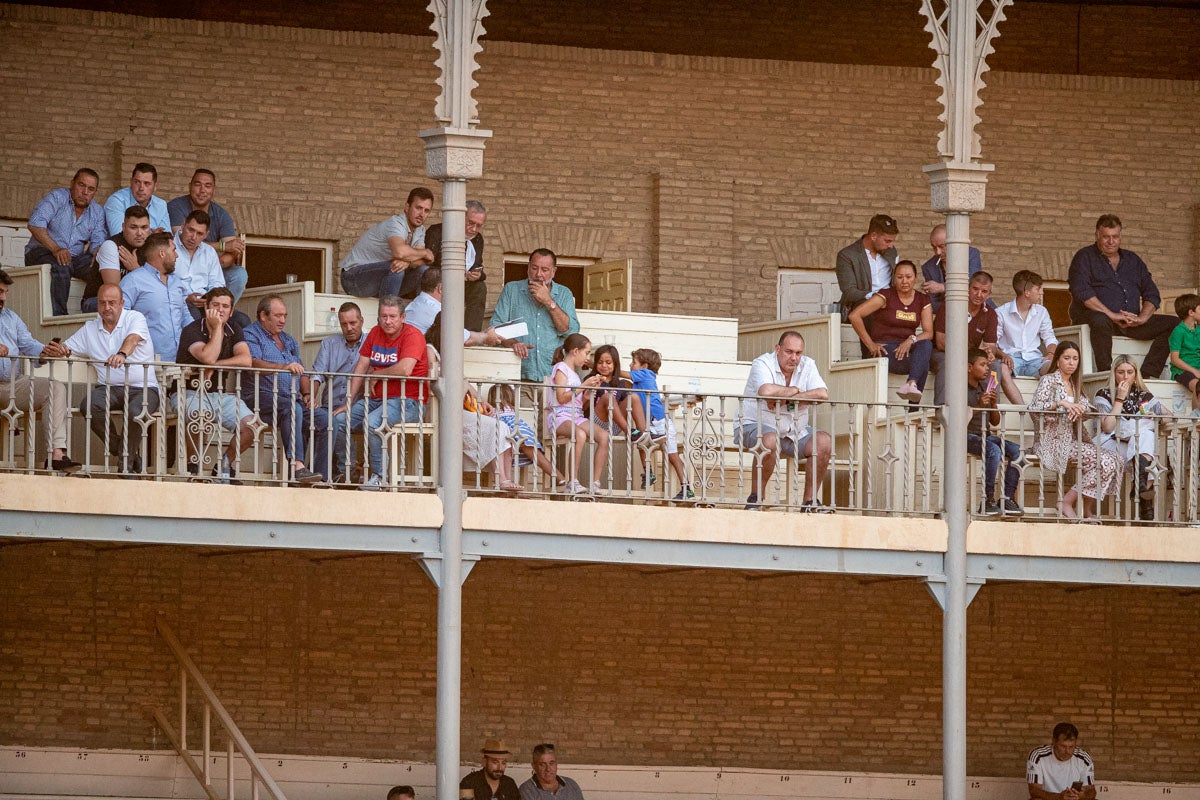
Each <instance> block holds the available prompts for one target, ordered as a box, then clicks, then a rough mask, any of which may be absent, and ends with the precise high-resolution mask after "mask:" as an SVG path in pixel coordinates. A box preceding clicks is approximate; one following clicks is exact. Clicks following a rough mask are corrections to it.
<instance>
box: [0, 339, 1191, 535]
mask: <svg viewBox="0 0 1200 800" xmlns="http://www.w3.org/2000/svg"><path fill="white" fill-rule="evenodd" d="M25 361H26V363H25V364H24V365H23V369H24V372H25V374H29V370H30V369H31V368H32V367H34V366H36V364H35V363H33V362H30V361H29V360H28V359H26V360H25ZM133 369H134V370H140V371H141V374H142V377H148V375H149V374H150V372H151V370H154V374H156V375H157V376H158V382H159V385H160V391H161V394H162V397H161V402H160V403H159V404H158V406H157V408H156V409H153V410H152V409H151V408H150V407H148V406H147V407H138V408H136V410H135V411H133V412H131V413H125V412H123V411H121V410H120V409H121V408H122V407H124V406H125V405H127V404H128V403H127V402H126V401H128V400H130V399H131V398H130V396H129V392H128V391H127V390H125V389H118V390H114V391H113V392H109V393H107V394H105V393H104V392H103V391H101V389H102V385H103V384H104V383H105V382H106V381H107V379H108V378H110V377H111V376H110V375H109V374H108V373H107V372H106V370H107V367H104V366H103V365H95V364H87V363H86V362H80V361H69V362H68V361H57V362H50V363H49V364H47V365H43V366H42V367H40V369H39V370H38V372H37V376H38V379H39V380H43V381H48V382H57V383H58V384H59V386H60V388H59V389H58V390H57V391H59V392H60V395H61V397H62V398H65V399H62V400H60V401H59V402H60V404H61V405H63V406H65V408H64V409H61V410H59V409H51V407H50V405H51V404H50V403H49V401H48V400H46V398H48V397H50V396H53V393H52V392H50V391H49V390H48V389H46V388H45V387H42V388H41V389H40V390H39V392H40V393H35V397H33V398H31V397H30V396H29V394H28V393H26V394H24V395H22V394H21V392H20V391H19V386H18V385H17V384H18V380H17V379H16V378H14V377H13V376H12V375H10V377H9V378H7V379H5V380H4V381H0V470H5V471H20V472H25V473H40V472H45V471H46V470H47V467H46V466H45V462H44V458H45V454H46V452H47V450H48V448H49V447H51V446H53V445H54V444H55V441H51V440H48V439H47V433H53V435H54V436H57V441H59V442H61V441H62V440H63V439H64V436H65V440H66V441H67V442H68V444H69V449H70V452H71V454H72V458H74V459H75V460H77V461H80V462H82V463H83V467H82V469H81V470H80V473H81V474H86V475H90V476H93V477H102V476H112V477H118V476H119V477H125V478H131V477H140V478H145V479H153V480H203V481H221V482H234V483H247V484H258V485H279V486H285V485H295V484H297V483H303V482H306V481H298V480H297V472H296V469H295V468H294V467H293V466H292V465H293V464H303V466H304V467H305V469H307V470H311V471H312V472H313V473H317V475H319V481H318V482H317V483H316V484H315V485H317V486H322V487H328V486H333V487H336V488H343V489H353V488H360V487H362V486H363V484H364V483H366V482H368V481H369V479H370V477H371V474H372V473H375V474H378V475H379V480H378V485H377V486H372V487H370V488H378V489H382V490H385V491H401V490H414V489H416V490H426V491H428V490H432V489H434V488H435V484H436V464H435V461H436V453H437V442H436V436H437V427H438V420H437V417H438V408H439V405H438V404H439V403H445V402H449V401H447V400H445V399H444V398H437V396H436V394H437V393H436V392H435V391H434V390H435V389H436V384H435V383H434V382H433V381H430V380H427V379H415V378H408V379H404V380H403V381H402V385H400V386H397V385H393V384H390V383H384V382H383V381H376V382H374V383H372V384H368V386H367V391H368V392H371V393H375V388H374V387H376V386H377V387H378V394H379V397H378V398H376V399H373V400H370V401H363V400H361V399H360V400H359V401H358V402H357V403H356V404H355V406H352V407H351V409H350V410H348V411H345V412H343V410H342V409H341V408H336V407H335V406H334V400H333V393H332V392H331V391H328V388H329V387H330V386H331V385H332V384H333V383H334V382H335V381H347V380H348V379H349V377H350V376H348V375H344V374H327V375H321V376H319V377H320V378H321V379H322V383H323V384H324V386H325V387H326V390H325V391H323V392H322V393H321V395H320V398H321V399H320V400H319V401H317V402H314V403H304V402H297V397H298V395H297V394H296V392H295V390H294V387H293V386H292V382H293V380H294V378H293V376H292V375H291V374H289V373H285V372H278V371H262V370H253V369H248V368H247V369H236V368H222V369H221V370H219V371H217V372H216V373H212V372H202V371H200V370H199V369H198V368H196V367H181V366H178V365H170V364H161V365H153V366H152V365H136V366H134V367H133ZM393 380H400V379H393ZM431 384H433V385H431ZM690 391H691V392H694V391H695V388H694V387H690ZM98 392H99V393H98ZM575 392H576V396H577V397H578V398H580V402H578V403H575V402H572V403H568V404H567V405H566V406H564V405H563V404H558V403H557V402H556V401H554V400H553V395H552V389H551V387H549V386H548V385H546V384H531V383H523V382H513V383H503V382H501V383H486V384H479V385H476V386H474V387H473V396H469V399H466V400H463V401H460V402H464V405H465V406H466V407H467V411H466V412H465V414H464V456H465V458H464V464H465V472H466V474H465V476H464V485H465V487H466V489H467V491H468V492H469V493H503V492H507V493H509V494H519V495H520V496H527V497H554V498H571V499H576V500H588V501H604V502H626V503H630V502H641V503H659V504H662V503H667V504H670V503H678V504H684V505H691V506H701V507H704V506H727V507H737V508H740V507H743V506H745V505H751V506H755V507H757V508H760V509H765V510H782V511H806V510H812V509H811V507H809V506H806V505H805V502H806V495H812V496H813V499H814V500H816V501H817V502H818V503H819V504H820V505H821V506H823V507H825V509H827V510H828V509H832V510H835V511H838V512H847V513H859V514H881V515H882V514H886V515H902V516H916V517H921V516H925V517H929V516H936V515H938V514H940V513H941V512H942V510H943V506H942V503H943V501H942V486H943V484H944V481H945V480H947V479H948V476H945V475H943V463H942V441H943V435H944V431H943V423H942V419H941V415H940V414H939V413H938V410H937V409H935V408H930V407H915V406H907V405H902V404H878V403H859V402H846V401H842V400H835V401H829V402H821V403H812V404H809V403H802V404H795V403H793V404H791V405H790V406H789V404H788V403H786V402H779V403H776V402H773V401H771V400H770V399H769V398H757V399H749V400H747V399H746V398H743V397H741V396H739V395H720V394H696V393H684V394H681V393H677V392H672V391H671V390H670V388H669V387H666V388H664V389H661V390H660V391H659V392H657V393H651V392H643V391H638V390H633V389H626V390H622V391H620V392H616V393H614V392H612V391H611V390H606V389H600V388H595V387H581V388H578V389H576V390H575ZM651 394H657V395H658V402H659V403H661V406H662V408H664V409H665V410H666V411H667V412H668V413H667V414H666V419H667V420H670V422H671V426H672V427H673V434H674V435H673V437H672V436H671V435H670V431H668V430H666V429H665V428H666V423H665V422H660V423H658V424H657V425H652V423H653V420H649V419H646V417H647V416H648V415H647V414H646V413H644V412H643V411H641V409H644V408H645V407H646V404H645V401H646V400H647V399H648V398H649V397H650V395H651ZM408 395H411V396H413V397H424V398H425V401H424V402H417V401H412V402H409V403H407V413H406V412H405V407H406V403H405V402H404V401H402V400H401V398H403V397H405V396H408ZM93 396H98V397H100V398H101V401H100V402H98V403H91V404H89V403H88V402H81V401H85V400H87V399H88V398H91V397H93ZM39 398H41V399H39ZM31 400H32V401H31ZM42 400H46V402H42ZM239 403H240V405H239ZM572 408H574V410H572ZM231 409H232V410H231ZM999 410H1000V411H1001V414H1002V419H1001V424H1000V425H999V426H997V427H996V428H995V429H994V430H993V431H992V434H993V436H994V437H995V441H996V442H997V448H976V454H975V455H973V456H972V457H971V458H970V460H969V462H970V463H969V471H968V475H966V476H953V477H952V479H955V480H963V479H966V480H968V481H969V484H970V487H971V491H970V492H969V497H970V502H971V512H972V514H975V515H976V516H994V517H997V518H1000V519H1005V518H1010V517H1014V516H1021V517H1022V518H1023V519H1026V520H1037V519H1041V520H1062V519H1064V518H1069V517H1074V516H1079V517H1083V516H1086V515H1088V514H1091V515H1092V518H1094V519H1096V520H1097V521H1101V522H1111V523H1156V524H1176V525H1195V524H1200V420H1198V419H1196V418H1193V417H1190V416H1144V415H1139V417H1138V419H1137V420H1126V421H1125V422H1122V423H1121V426H1119V427H1118V428H1117V429H1116V430H1115V432H1114V435H1112V436H1104V435H1103V434H1102V431H1100V430H1099V423H1098V419H1099V415H1098V414H1090V415H1088V416H1087V417H1085V418H1084V419H1083V420H1081V421H1080V422H1079V423H1077V424H1076V425H1075V426H1074V428H1073V429H1072V433H1071V438H1072V439H1073V440H1075V441H1077V442H1078V447H1077V448H1076V449H1075V450H1074V452H1073V453H1072V455H1071V457H1070V458H1068V459H1066V462H1065V463H1063V464H1054V465H1053V466H1055V467H1056V469H1055V470H1051V469H1049V468H1048V466H1047V464H1046V463H1044V462H1043V459H1041V458H1039V457H1038V455H1037V452H1038V440H1039V437H1040V428H1041V427H1042V426H1043V423H1042V422H1040V421H1039V420H1042V419H1050V418H1052V417H1054V416H1055V415H1054V414H1042V413H1035V412H1030V411H1028V410H1027V409H1026V408H1024V407H1019V406H1000V408H999ZM52 411H56V413H57V414H59V415H60V416H61V417H62V423H61V426H65V428H66V433H65V434H64V433H63V432H61V431H57V432H52V431H50V428H51V427H52V426H49V425H47V424H46V423H48V422H49V420H48V419H47V415H48V414H51V412H52ZM372 411H374V412H375V413H374V414H372V413H370V412H372ZM339 412H343V413H339ZM1056 413H1057V412H1056ZM51 416H52V414H51ZM222 416H224V417H226V419H225V420H224V421H222ZM230 417H232V418H230ZM547 417H549V418H550V419H551V420H558V421H559V422H560V423H561V422H563V421H565V420H567V419H569V418H572V417H574V418H575V419H576V420H577V421H578V422H581V423H583V425H582V426H579V427H581V428H583V431H584V432H583V433H582V434H579V435H576V426H574V425H565V426H564V425H562V424H554V425H547V424H546V419H547ZM747 420H751V421H750V422H747ZM289 422H290V423H291V427H289V426H288V425H287V424H285V423H289ZM61 426H59V427H61ZM1130 426H1133V427H1130ZM810 428H811V430H812V432H813V436H814V439H812V440H810V441H812V442H813V443H814V444H816V445H818V446H819V445H820V444H821V443H822V442H825V441H827V442H828V446H829V459H828V471H827V473H826V475H825V476H824V480H822V481H818V480H817V479H818V474H817V473H818V471H819V466H820V465H819V464H818V461H820V460H821V459H820V458H819V457H818V458H805V457H803V456H804V455H805V453H803V452H802V453H800V454H793V453H792V452H791V451H790V450H789V449H788V445H789V443H791V442H794V441H798V440H799V441H801V442H803V441H804V437H805V435H806V434H807V433H808V432H809V429H810ZM89 431H92V432H89ZM774 431H778V432H779V433H780V434H781V435H779V436H777V437H776V441H774V442H771V440H770V438H769V436H768V435H769V434H771V433H772V432H774ZM960 435H965V433H964V434H960ZM114 436H115V437H117V438H118V439H119V442H117V443H116V445H117V446H114V441H113V437H114ZM672 438H673V440H674V442H675V444H676V448H675V449H676V452H677V458H672V457H671V455H672V454H671V453H670V452H668V450H669V449H670V447H669V444H670V443H671V441H672ZM1006 440H1007V441H1009V442H1012V443H1013V445H1015V447H1016V448H1017V449H1019V451H1020V455H1019V457H1017V458H1014V459H1012V461H1011V464H1010V463H1008V459H1007V457H1006V456H1007V455H1010V454H1006V453H1004V450H1003V448H1004V445H1003V442H1004V441H1006ZM1131 440H1132V441H1134V446H1133V450H1131V449H1130V447H1131V445H1130V441H1131ZM818 449H819V447H818ZM996 449H999V452H1000V455H999V464H998V466H997V468H996V469H995V478H994V481H993V483H992V487H991V488H990V489H989V487H987V486H985V482H986V480H985V478H986V476H987V475H988V474H989V472H990V470H989V469H988V462H989V461H990V460H991V459H992V458H993V457H995V453H996ZM987 450H990V451H991V452H990V453H989V452H986V451H987ZM1108 453H1115V456H1110V455H1106V454H1108ZM1130 453H1132V455H1130ZM35 454H36V456H35ZM223 456H227V458H223ZM797 456H800V457H797ZM818 456H819V453H818ZM776 458H777V463H776V464H775V465H774V469H772V461H773V460H775V459H776ZM1114 458H1115V462H1116V474H1115V481H1116V483H1115V484H1114V483H1113V480H1112V478H1113V477H1114V476H1111V475H1110V476H1108V480H1106V481H1104V483H1105V490H1106V491H1105V492H1102V494H1103V495H1104V496H1103V497H1101V498H1099V502H1098V503H1092V502H1091V501H1090V500H1085V499H1084V497H1083V496H1080V497H1077V498H1075V499H1074V502H1073V503H1069V504H1066V505H1062V506H1060V501H1063V500H1064V498H1070V496H1071V495H1070V492H1071V488H1072V487H1073V486H1074V485H1075V483H1076V482H1077V479H1078V478H1079V477H1084V478H1086V477H1088V473H1089V470H1088V469H1087V468H1085V469H1082V470H1081V468H1080V466H1079V465H1080V463H1081V462H1082V463H1084V464H1085V467H1086V466H1087V465H1088V464H1090V463H1092V462H1097V463H1099V462H1101V461H1105V462H1108V461H1110V460H1113V459H1114ZM224 461H227V462H228V464H227V467H228V469H227V470H226V469H223V467H224V466H226V465H225V464H224V463H223V462H224ZM1058 467H1061V469H1059V468H1058ZM1012 470H1015V474H1016V476H1017V480H1016V490H1015V492H1014V493H1012V499H1013V503H1012V504H1009V507H1008V508H1006V507H1005V503H1004V499H1005V498H1006V496H1008V494H1009V493H1008V492H1005V491H1004V483H1005V478H1006V477H1008V478H1009V479H1010V482H1011V476H1012V474H1013V473H1012ZM572 481H574V483H572ZM818 482H819V483H820V486H819V488H817V490H816V491H815V492H809V491H808V487H810V486H815V484H816V483H818ZM1085 483H1086V481H1085ZM1114 486H1115V491H1114V490H1113V489H1114ZM752 495H757V497H752ZM989 499H991V500H993V501H994V502H993V503H992V504H989V503H988V500H989ZM1013 506H1015V510H1014V508H1013Z"/></svg>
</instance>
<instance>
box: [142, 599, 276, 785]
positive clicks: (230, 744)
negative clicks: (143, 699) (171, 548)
mask: <svg viewBox="0 0 1200 800" xmlns="http://www.w3.org/2000/svg"><path fill="white" fill-rule="evenodd" d="M157 625H158V633H159V635H160V636H162V638H163V641H164V642H166V643H167V647H168V648H170V650H171V653H172V654H173V655H174V656H175V660H176V662H178V664H179V729H178V730H176V729H175V727H174V726H173V725H172V724H171V721H170V720H169V719H167V715H166V714H165V713H163V711H162V710H161V709H158V708H153V709H149V714H150V716H151V717H152V718H153V719H154V721H155V722H156V723H157V724H158V727H159V728H161V729H162V731H163V733H165V734H166V736H167V738H168V739H170V741H171V745H172V746H173V747H174V748H175V752H177V753H178V754H179V757H180V758H181V759H182V760H183V762H184V764H186V765H187V768H188V769H189V770H190V771H191V773H192V774H193V775H194V776H196V780H198V781H199V782H200V786H201V788H203V789H204V793H205V795H206V796H207V797H208V798H209V800H236V792H235V787H236V785H237V781H236V777H235V772H236V767H237V763H238V762H237V757H239V756H240V757H241V758H242V760H243V761H244V762H245V764H246V766H247V767H249V769H250V797H251V800H259V797H260V787H261V788H262V789H263V790H265V791H266V793H267V796H268V797H271V798H273V800H287V797H286V796H285V795H284V793H283V792H282V791H281V790H280V788H279V786H278V785H277V784H276V783H275V780H274V779H273V778H272V777H271V775H270V773H269V772H267V769H266V767H264V766H263V763H262V761H261V760H260V759H259V757H258V756H257V755H256V754H255V752H254V748H252V747H251V746H250V743H249V742H247V741H246V737H245V736H243V735H242V732H241V731H240V730H238V726H237V724H236V723H234V721H233V718H232V717H231V716H229V712H228V711H226V710H225V706H224V705H222V704H221V701H220V700H219V699H217V695H216V693H214V692H213V690H212V687H211V686H209V685H208V681H206V680H205V679H204V676H203V675H201V674H200V670H199V669H197V668H196V664H195V662H193V661H192V658H191V656H189V655H188V653H187V651H186V650H184V648H183V645H182V644H180V643H179V639H177V638H176V637H175V633H174V631H172V630H171V628H170V626H169V625H167V623H165V622H163V620H162V619H161V618H159V619H158V620H157ZM189 680H190V681H191V682H192V683H194V684H195V686H196V688H197V689H199V691H200V696H201V698H202V700H203V703H204V705H203V709H204V711H203V714H204V716H203V723H202V729H201V740H202V744H203V747H202V750H201V751H200V752H201V759H200V763H199V764H197V763H196V757H195V755H193V753H192V751H191V750H189V749H188V741H187V739H188V725H187V723H188V682H189ZM213 716H216V718H217V722H218V724H219V725H220V726H221V728H222V729H223V731H224V734H225V795H224V797H222V796H221V794H220V793H218V792H217V790H216V787H215V786H214V785H213V781H212V778H213V776H212V774H211V771H210V766H211V765H212V764H213V763H214V762H215V761H216V759H215V758H213V755H212V718H213Z"/></svg>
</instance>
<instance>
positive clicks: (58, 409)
mask: <svg viewBox="0 0 1200 800" xmlns="http://www.w3.org/2000/svg"><path fill="white" fill-rule="evenodd" d="M12 285H13V279H12V278H10V277H9V275H8V273H7V272H5V271H4V270H2V269H0V408H7V407H8V406H9V404H10V403H11V404H12V405H13V406H15V409H16V412H17V414H30V413H31V412H37V413H38V415H39V416H40V417H41V419H42V429H41V431H40V432H39V433H40V435H42V436H43V437H44V441H45V442H46V447H47V449H49V450H51V452H50V459H49V461H50V463H49V464H48V466H49V467H50V468H51V469H53V470H55V471H57V472H75V471H77V470H78V469H79V468H80V466H82V465H81V464H79V463H78V462H76V461H72V460H71V458H70V457H69V456H68V455H67V440H68V438H69V435H70V433H71V431H70V428H69V427H68V419H67V387H66V386H65V385H64V384H63V383H62V382H61V381H56V380H51V379H50V378H42V377H34V376H30V375H28V374H26V371H25V362H24V361H22V360H21V359H20V358H18V356H37V357H38V358H39V359H42V358H45V357H46V356H56V355H62V354H63V353H62V352H61V351H57V350H56V349H55V348H53V347H50V346H49V345H46V346H43V345H42V343H41V342H39V341H38V340H37V339H34V338H33V334H31V333H30V332H29V328H27V327H26V326H25V323H24V322H23V321H22V320H21V318H20V317H18V316H17V312H15V311H13V310H12V309H11V308H5V307H4V304H5V303H6V302H8V292H9V289H10V288H11V287H12ZM51 344H54V345H55V346H58V343H57V342H52V343H51ZM59 374H60V375H61V374H62V373H61V372H60V373H59ZM26 434H27V435H28V431H27V432H26ZM34 444H36V442H34V441H31V442H29V445H30V446H31V447H32V445H34Z"/></svg>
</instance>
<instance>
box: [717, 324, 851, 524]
mask: <svg viewBox="0 0 1200 800" xmlns="http://www.w3.org/2000/svg"><path fill="white" fill-rule="evenodd" d="M742 395H743V396H742V408H741V413H740V414H739V418H738V426H737V428H735V429H734V441H735V442H737V443H738V444H739V445H740V446H741V447H743V448H746V449H750V448H753V447H754V446H755V445H757V444H758V443H759V440H760V439H761V440H762V447H763V448H764V449H765V451H766V452H765V453H763V456H762V462H761V467H760V468H761V474H759V468H755V469H753V470H752V471H751V474H750V496H749V497H747V498H746V510H748V511H757V510H758V509H759V500H760V497H761V496H762V495H765V494H766V491H765V490H766V486H767V481H769V480H770V479H771V473H772V472H774V470H775V462H776V461H777V460H778V458H779V454H780V453H783V454H784V455H785V456H788V457H789V458H804V459H807V460H808V478H807V480H805V481H804V501H803V505H801V506H800V510H801V511H810V512H817V513H821V514H828V513H830V512H832V509H831V508H829V507H828V506H825V505H822V504H821V501H820V499H819V494H818V492H819V491H820V489H821V485H822V484H823V483H824V482H825V470H826V469H828V467H829V458H830V454H831V453H832V452H833V437H831V436H830V435H829V434H828V433H827V432H826V431H814V430H813V427H812V426H811V425H810V424H809V416H808V413H809V412H808V406H810V405H812V404H813V403H815V402H820V401H822V400H828V399H829V389H828V387H827V386H826V385H825V381H824V380H822V378H821V374H820V372H818V371H817V364H816V362H815V361H813V360H812V359H811V358H809V357H808V356H806V355H804V337H803V336H801V335H800V334H799V333H798V332H796V331H785V332H784V334H783V335H782V336H780V337H779V342H778V343H777V344H776V345H775V351H774V352H772V353H764V354H762V355H761V356H759V357H758V358H756V359H754V361H753V362H751V364H750V377H748V378H747V379H746V388H745V390H744V391H743V392H742Z"/></svg>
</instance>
